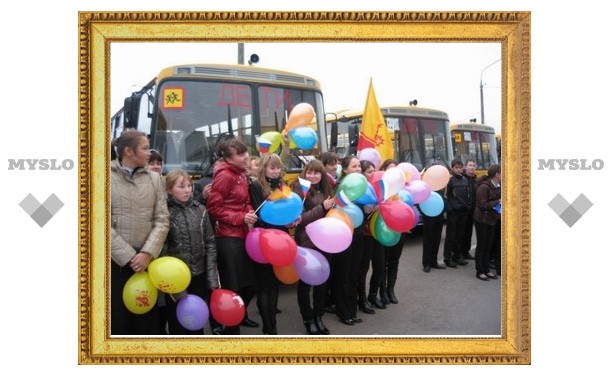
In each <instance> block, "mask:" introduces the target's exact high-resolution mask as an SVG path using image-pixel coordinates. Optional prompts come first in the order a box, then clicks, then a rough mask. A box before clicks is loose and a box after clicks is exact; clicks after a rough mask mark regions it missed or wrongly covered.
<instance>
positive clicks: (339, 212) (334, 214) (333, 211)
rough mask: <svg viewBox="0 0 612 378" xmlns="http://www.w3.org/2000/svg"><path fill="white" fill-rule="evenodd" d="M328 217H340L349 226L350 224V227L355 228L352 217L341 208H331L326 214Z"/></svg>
mask: <svg viewBox="0 0 612 378" xmlns="http://www.w3.org/2000/svg"><path fill="white" fill-rule="evenodd" d="M325 216H326V217H330V218H338V219H340V220H341V221H343V222H344V223H346V225H347V226H349V229H351V230H352V229H354V228H355V227H354V225H353V220H352V219H351V217H350V216H349V215H348V214H347V213H345V212H344V211H342V210H340V209H329V211H328V212H327V214H326V215H325Z"/></svg>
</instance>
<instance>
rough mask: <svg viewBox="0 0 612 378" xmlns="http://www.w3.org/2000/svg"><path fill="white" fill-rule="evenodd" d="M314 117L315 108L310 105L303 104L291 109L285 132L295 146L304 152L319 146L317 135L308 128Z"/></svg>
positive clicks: (313, 130)
mask: <svg viewBox="0 0 612 378" xmlns="http://www.w3.org/2000/svg"><path fill="white" fill-rule="evenodd" d="M314 117H315V111H314V108H313V107H312V105H310V104H309V103H306V102H301V103H299V104H297V105H295V106H294V107H293V109H291V112H290V113H289V117H288V118H287V124H286V125H285V130H286V131H288V132H289V138H290V141H291V143H292V144H293V145H295V146H296V147H298V148H300V149H303V150H312V149H313V148H314V147H315V146H316V145H317V142H318V137H317V133H316V131H315V129H313V128H311V127H309V126H308V125H309V124H310V123H311V122H312V120H313V119H314Z"/></svg>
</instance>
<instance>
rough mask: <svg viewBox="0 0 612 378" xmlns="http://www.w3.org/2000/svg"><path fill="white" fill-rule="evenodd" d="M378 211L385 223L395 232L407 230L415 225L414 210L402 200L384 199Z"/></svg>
mask: <svg viewBox="0 0 612 378" xmlns="http://www.w3.org/2000/svg"><path fill="white" fill-rule="evenodd" d="M379 211H380V216H381V217H382V218H383V220H384V222H385V224H386V225H387V226H388V227H389V228H390V229H391V230H393V231H395V232H408V231H410V230H411V229H412V228H414V226H416V223H415V219H416V216H415V214H414V210H412V208H411V207H410V206H409V205H407V204H405V203H403V202H402V201H385V202H383V203H381V204H380V206H379Z"/></svg>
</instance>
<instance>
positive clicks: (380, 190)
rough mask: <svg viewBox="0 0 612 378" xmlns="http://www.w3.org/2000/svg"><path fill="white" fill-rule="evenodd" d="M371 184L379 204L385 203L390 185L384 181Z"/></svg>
mask: <svg viewBox="0 0 612 378" xmlns="http://www.w3.org/2000/svg"><path fill="white" fill-rule="evenodd" d="M370 184H371V185H372V188H373V189H374V195H375V196H376V201H377V203H379V202H382V201H384V200H385V199H386V198H387V197H388V195H387V190H388V186H389V184H388V183H387V182H386V181H385V180H384V179H380V180H378V181H376V182H372V183H370Z"/></svg>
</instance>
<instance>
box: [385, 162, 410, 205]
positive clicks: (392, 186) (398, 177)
mask: <svg viewBox="0 0 612 378" xmlns="http://www.w3.org/2000/svg"><path fill="white" fill-rule="evenodd" d="M382 178H383V180H385V182H386V183H387V184H388V185H387V194H386V196H387V198H388V197H391V196H392V195H394V194H396V193H397V192H399V190H400V189H402V188H403V187H404V185H405V184H406V174H405V173H404V171H402V170H401V169H400V168H398V167H392V168H389V169H387V170H386V171H384V173H383V176H382Z"/></svg>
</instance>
